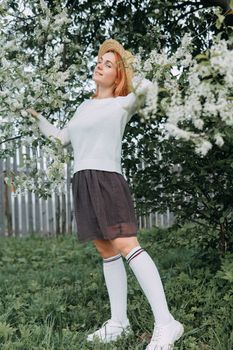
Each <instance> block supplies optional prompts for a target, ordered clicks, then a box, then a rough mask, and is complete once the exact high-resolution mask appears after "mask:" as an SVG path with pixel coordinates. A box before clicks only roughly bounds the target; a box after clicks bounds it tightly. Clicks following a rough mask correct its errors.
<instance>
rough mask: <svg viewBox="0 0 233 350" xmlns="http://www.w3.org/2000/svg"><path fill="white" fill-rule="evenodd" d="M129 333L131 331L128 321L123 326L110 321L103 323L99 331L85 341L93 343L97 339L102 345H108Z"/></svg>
mask: <svg viewBox="0 0 233 350" xmlns="http://www.w3.org/2000/svg"><path fill="white" fill-rule="evenodd" d="M131 332H132V330H131V327H130V324H129V321H128V320H127V322H126V323H125V324H121V323H118V322H115V321H112V320H111V319H110V320H108V321H106V322H104V324H103V325H102V327H101V328H100V329H98V330H97V331H95V332H94V333H92V334H89V335H88V336H87V341H94V340H96V339H97V340H99V341H101V342H103V343H108V342H111V341H115V340H117V339H118V338H119V337H121V336H123V335H127V334H129V333H131Z"/></svg>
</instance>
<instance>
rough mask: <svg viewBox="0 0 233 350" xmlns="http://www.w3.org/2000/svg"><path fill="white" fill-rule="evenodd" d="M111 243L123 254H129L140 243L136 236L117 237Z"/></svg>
mask: <svg viewBox="0 0 233 350" xmlns="http://www.w3.org/2000/svg"><path fill="white" fill-rule="evenodd" d="M111 243H112V246H113V247H114V248H115V249H116V250H118V251H119V252H120V253H121V254H122V255H123V256H126V255H128V254H129V253H130V251H131V250H132V249H133V248H135V247H138V246H139V245H140V244H139V242H138V240H137V238H136V237H122V238H115V239H113V240H111Z"/></svg>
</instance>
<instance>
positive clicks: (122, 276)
mask: <svg viewBox="0 0 233 350" xmlns="http://www.w3.org/2000/svg"><path fill="white" fill-rule="evenodd" d="M103 270H104V278H105V283H106V286H107V290H108V295H109V299H110V306H111V319H112V320H114V321H116V322H120V323H122V324H125V323H127V322H128V318H127V275H126V271H125V266H124V263H123V259H122V257H121V255H120V254H118V255H115V256H112V257H111V258H108V259H103Z"/></svg>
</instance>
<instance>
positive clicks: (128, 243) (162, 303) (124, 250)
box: [111, 237, 172, 324]
mask: <svg viewBox="0 0 233 350" xmlns="http://www.w3.org/2000/svg"><path fill="white" fill-rule="evenodd" d="M111 242H112V244H113V247H115V249H117V250H118V251H120V252H121V254H122V255H123V256H124V257H125V258H126V260H127V262H128V264H129V266H130V267H131V269H132V270H133V272H134V274H135V276H136V278H137V280H138V282H139V284H140V286H141V288H142V290H143V291H144V293H145V295H146V297H147V299H148V301H149V303H150V305H151V308H152V311H153V314H154V317H155V320H156V323H157V324H167V323H169V322H170V321H171V320H172V317H171V314H170V312H169V310H168V306H167V301H166V297H165V294H164V289H163V285H162V281H161V278H160V276H159V273H158V270H157V267H156V265H155V263H154V262H153V260H152V259H151V257H150V256H149V254H148V253H147V252H146V251H145V250H144V249H143V248H141V247H140V245H139V242H138V240H137V238H136V237H129V238H128V237H123V238H116V239H114V240H113V241H111Z"/></svg>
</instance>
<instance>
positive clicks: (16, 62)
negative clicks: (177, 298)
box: [0, 0, 232, 241]
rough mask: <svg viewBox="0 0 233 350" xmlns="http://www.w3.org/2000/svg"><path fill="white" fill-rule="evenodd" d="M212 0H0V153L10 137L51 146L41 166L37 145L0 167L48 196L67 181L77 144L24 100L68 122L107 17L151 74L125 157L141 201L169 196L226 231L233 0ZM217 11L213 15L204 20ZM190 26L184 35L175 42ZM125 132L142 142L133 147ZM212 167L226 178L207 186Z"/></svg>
mask: <svg viewBox="0 0 233 350" xmlns="http://www.w3.org/2000/svg"><path fill="white" fill-rule="evenodd" d="M214 4H215V5H218V6H220V7H218V9H217V10H216V11H212V10H210V9H209V6H210V2H208V1H198V2H192V1H179V0H177V1H175V2H173V3H171V2H170V1H167V2H166V1H156V2H154V1H151V2H150V3H149V4H144V5H143V4H141V2H140V4H139V3H138V4H137V5H136V4H135V3H134V1H133V0H132V1H128V2H126V3H124V2H120V3H119V2H116V1H112V2H111V1H110V2H109V5H101V4H100V3H98V4H97V3H95V4H93V2H90V1H82V2H76V1H67V2H64V1H57V2H49V1H45V0H40V1H32V0H27V1H26V0H25V1H23V0H22V1H19V2H18V3H14V2H11V1H6V0H5V1H2V2H1V4H0V14H1V17H0V26H1V32H0V42H1V46H0V86H1V89H0V100H1V104H0V118H1V123H0V143H1V144H2V145H3V148H2V149H0V157H1V158H7V157H9V156H10V155H12V154H14V152H15V149H16V147H17V144H23V145H26V146H31V145H32V146H33V147H34V148H35V150H36V149H37V148H38V147H41V148H43V150H44V152H45V153H46V154H47V155H49V156H50V157H52V162H51V164H50V165H49V167H48V169H46V170H45V171H44V170H41V169H40V168H38V166H37V160H36V159H35V157H31V156H28V155H25V158H24V162H23V164H22V166H21V169H18V172H17V173H15V174H12V173H10V174H6V180H7V181H8V180H9V181H11V178H12V176H13V177H14V183H15V187H16V189H17V190H19V191H20V190H22V189H24V188H27V189H29V190H32V191H35V192H36V193H37V194H39V195H43V196H47V195H50V193H51V191H53V190H54V189H55V188H56V186H57V185H58V184H60V183H61V182H62V178H63V164H64V163H65V162H66V161H67V160H69V159H70V158H71V157H72V155H69V154H67V153H66V152H64V150H63V148H62V147H61V145H60V144H59V142H57V143H55V144H54V143H52V142H51V141H49V140H45V139H44V138H43V137H42V136H41V134H40V133H39V130H38V128H37V125H36V123H35V120H34V119H33V118H32V117H30V116H29V115H27V113H26V111H25V110H26V109H27V108H29V107H32V108H34V109H36V110H37V111H39V112H42V113H43V114H44V116H45V117H47V118H48V119H49V120H50V121H51V122H53V123H54V124H56V125H57V126H58V127H63V126H64V125H65V124H66V122H67V121H68V120H69V119H70V118H71V116H72V115H73V113H74V110H75V109H76V108H77V105H78V104H79V103H81V102H82V100H83V98H84V97H86V98H88V97H89V96H90V93H91V92H90V90H91V89H90V86H89V85H88V84H89V83H90V81H89V80H88V78H90V76H91V69H92V66H93V62H92V61H91V60H90V57H91V56H92V57H93V56H94V55H96V53H97V49H98V46H99V43H100V42H102V41H103V40H104V39H105V34H104V33H106V22H107V23H109V25H110V24H113V25H112V27H110V28H109V34H108V36H109V37H111V36H112V37H115V38H116V39H118V40H120V41H122V42H123V44H125V46H126V47H127V48H129V49H131V50H132V51H133V52H138V53H139V54H138V55H137V63H136V65H135V69H136V71H137V73H138V74H140V75H142V76H146V77H147V78H149V79H151V80H152V81H153V82H154V89H153V91H148V93H147V98H146V103H145V105H144V106H143V107H142V108H141V109H139V110H138V115H137V116H135V118H134V119H132V123H131V125H128V126H127V130H126V135H125V139H124V143H123V165H124V166H125V169H126V172H127V175H128V176H129V178H131V177H132V178H133V187H134V193H135V196H136V198H137V200H138V205H139V206H141V208H142V209H144V208H145V207H148V206H149V207H150V209H152V210H154V209H156V210H158V209H161V210H163V209H164V208H165V207H167V206H169V207H170V208H171V209H172V210H173V211H175V213H176V214H177V215H178V218H179V217H180V218H184V219H185V218H191V219H193V220H202V221H203V219H205V220H209V222H210V221H212V222H213V223H214V225H215V226H218V227H220V229H221V230H222V231H221V232H225V231H226V228H227V227H229V224H230V225H231V205H230V204H229V203H230V202H231V203H232V200H231V201H230V199H232V194H231V192H229V185H230V184H231V181H232V180H231V170H232V168H231V165H230V164H231V163H232V160H231V155H230V154H229V153H230V152H229V149H230V147H231V142H232V141H231V140H232V137H231V135H232V115H231V110H232V64H231V58H230V57H231V55H232V42H231V40H230V39H229V37H230V33H231V27H227V26H226V25H227V24H226V23H225V22H226V18H228V20H227V21H228V22H230V18H231V8H232V4H231V2H230V1H220V0H219V1H216V2H214ZM205 8H206V9H205ZM161 9H162V11H161ZM199 9H201V11H200V10H199ZM126 14H128V15H127V16H126ZM140 18H141V19H143V21H142V24H141V26H140V28H138V26H135V25H136V24H137V23H138V20H139V19H140ZM184 19H185V21H184ZM216 21H217V27H216V26H212V27H211V32H209V31H207V29H208V28H209V27H210V25H211V23H212V24H213V23H214V22H216ZM135 23H136V24H135ZM187 27H188V28H189V31H190V36H183V40H182V41H181V42H180V36H182V35H183V34H184V33H185V32H186V31H187ZM129 28H130V32H129ZM221 31H223V34H221V35H220V34H219V36H218V33H221ZM206 33H207V34H208V35H206ZM213 34H215V37H216V39H215V40H213V37H212V36H213ZM208 36H209V37H208ZM125 38H127V42H125ZM151 38H153V40H151ZM93 39H95V40H93ZM121 39H122V40H121ZM142 39H143V40H142ZM92 41H93V44H92V45H90V42H92ZM132 46H133V47H132ZM87 67H88V68H89V71H88V69H87ZM140 98H141V97H140V95H138V100H139V101H140ZM13 141H14V142H13ZM129 142H130V143H133V142H135V143H136V145H137V149H138V151H137V156H136V157H135V155H134V150H130V149H129V147H128V143H129ZM161 155H162V157H161ZM37 158H38V157H37ZM141 160H145V163H146V164H147V165H146V167H145V169H144V170H139V169H138V167H137V164H139V162H140V161H141ZM209 163H210V164H209ZM215 163H216V164H215ZM180 165H181V167H180ZM210 165H212V166H213V168H211V167H210ZM181 169H182V170H181ZM200 169H201V170H200ZM174 172H175V173H174ZM142 173H143V175H144V176H143V179H144V180H143V181H141V179H142ZM175 174H176V176H174V175H175ZM177 174H178V176H177ZM8 175H9V176H8ZM201 175H203V176H202V177H201ZM219 177H221V181H220V184H221V186H220V185H219V186H217V185H216V186H213V184H217V183H218V181H217V180H216V178H218V179H219ZM200 179H201V181H200ZM45 184H46V186H45ZM147 185H148V186H147ZM200 185H203V188H202V186H200ZM198 186H199V187H198ZM204 186H205V188H204ZM147 187H148V188H150V190H148V193H147V191H146V190H145V188H147ZM142 188H143V191H142ZM152 189H153V190H152ZM206 189H207V190H206ZM227 191H228V193H230V195H227V194H226V192H227ZM221 193H222V194H223V193H224V196H220V194H221ZM225 199H226V201H225ZM227 201H228V202H227ZM207 207H208V210H209V211H208V215H207V214H206V213H207V211H206V210H204V209H206V208H207ZM223 241H224V239H223Z"/></svg>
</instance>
